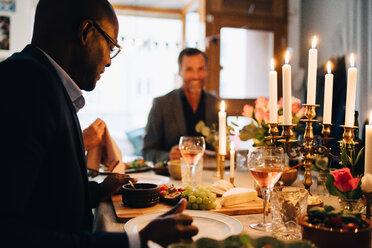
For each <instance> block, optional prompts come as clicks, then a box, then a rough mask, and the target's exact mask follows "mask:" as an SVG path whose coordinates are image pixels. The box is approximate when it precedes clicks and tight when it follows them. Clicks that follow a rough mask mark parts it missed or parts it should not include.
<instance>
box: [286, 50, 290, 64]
mask: <svg viewBox="0 0 372 248" xmlns="http://www.w3.org/2000/svg"><path fill="white" fill-rule="evenodd" d="M289 57H290V54H289V51H288V50H287V51H286V52H285V63H286V64H288V63H289Z"/></svg>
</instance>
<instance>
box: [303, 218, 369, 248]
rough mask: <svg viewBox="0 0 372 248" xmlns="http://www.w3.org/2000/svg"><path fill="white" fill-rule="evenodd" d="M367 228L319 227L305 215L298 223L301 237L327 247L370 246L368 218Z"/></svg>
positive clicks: (367, 247) (359, 247) (364, 247)
mask: <svg viewBox="0 0 372 248" xmlns="http://www.w3.org/2000/svg"><path fill="white" fill-rule="evenodd" d="M365 221H366V222H367V223H369V226H368V227H367V228H363V229H356V230H354V231H344V230H342V229H332V228H327V227H320V226H317V225H313V224H311V223H309V222H307V215H304V216H301V217H300V218H299V219H298V223H299V224H300V225H301V227H302V239H303V240H308V241H310V242H312V243H314V244H315V245H316V246H317V247H318V248H329V247H358V248H370V247H371V230H372V225H371V221H370V220H365Z"/></svg>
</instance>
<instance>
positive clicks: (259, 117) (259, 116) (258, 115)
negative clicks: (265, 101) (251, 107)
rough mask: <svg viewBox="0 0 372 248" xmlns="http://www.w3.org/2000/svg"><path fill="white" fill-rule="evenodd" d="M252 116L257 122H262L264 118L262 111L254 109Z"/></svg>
mask: <svg viewBox="0 0 372 248" xmlns="http://www.w3.org/2000/svg"><path fill="white" fill-rule="evenodd" d="M254 116H255V117H256V120H257V121H262V120H263V119H264V118H265V111H263V110H262V109H256V111H254Z"/></svg>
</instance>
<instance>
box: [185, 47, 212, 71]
mask: <svg viewBox="0 0 372 248" xmlns="http://www.w3.org/2000/svg"><path fill="white" fill-rule="evenodd" d="M197 54H201V55H203V57H204V59H205V64H206V65H208V58H207V54H205V52H202V51H200V50H199V49H197V48H191V47H187V48H185V49H183V50H182V51H181V52H180V55H178V66H179V68H180V69H181V65H182V58H183V56H192V55H197Z"/></svg>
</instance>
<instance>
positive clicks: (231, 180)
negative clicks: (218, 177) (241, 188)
mask: <svg viewBox="0 0 372 248" xmlns="http://www.w3.org/2000/svg"><path fill="white" fill-rule="evenodd" d="M230 183H231V184H232V185H234V177H230ZM234 186H235V185H234Z"/></svg>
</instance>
